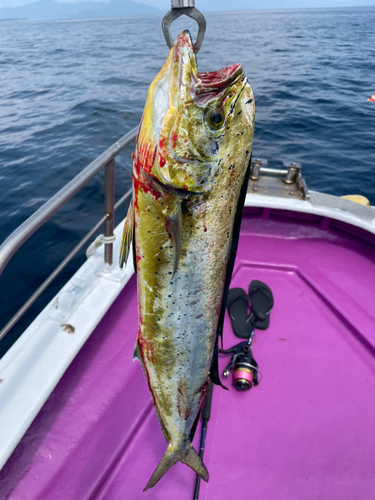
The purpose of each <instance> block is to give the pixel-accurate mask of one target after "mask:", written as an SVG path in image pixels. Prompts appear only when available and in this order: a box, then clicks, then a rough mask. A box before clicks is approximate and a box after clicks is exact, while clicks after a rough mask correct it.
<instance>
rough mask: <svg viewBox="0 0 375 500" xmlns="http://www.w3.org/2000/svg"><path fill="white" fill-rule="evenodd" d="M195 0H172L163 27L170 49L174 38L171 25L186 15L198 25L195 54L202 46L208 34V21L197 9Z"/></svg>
mask: <svg viewBox="0 0 375 500" xmlns="http://www.w3.org/2000/svg"><path fill="white" fill-rule="evenodd" d="M194 4H195V1H194V0H172V8H171V10H170V11H169V12H168V13H167V14H166V15H165V16H164V19H163V21H162V23H161V27H162V30H163V33H164V38H165V41H166V42H167V45H168V47H169V48H170V49H171V48H172V47H173V38H172V35H171V24H172V23H173V21H175V20H176V19H178V18H179V17H180V16H183V15H184V14H185V15H186V16H188V17H191V18H192V19H194V21H196V22H197V23H198V28H199V29H198V35H197V41H196V42H195V44H194V52H195V53H196V54H197V53H198V52H199V50H200V48H201V46H202V42H203V38H204V35H205V33H206V19H205V17H204V15H203V14H202V13H201V12H200V11H199V10H198V9H196V8H195V6H194Z"/></svg>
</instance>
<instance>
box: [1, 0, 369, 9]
mask: <svg viewBox="0 0 375 500" xmlns="http://www.w3.org/2000/svg"><path fill="white" fill-rule="evenodd" d="M32 1H34V0H0V8H1V7H17V6H19V5H25V4H27V3H31V2H32ZM57 1H60V2H72V3H76V2H78V1H80V0H57ZM91 1H109V0H91ZM133 1H137V0H133ZM138 1H140V0H138ZM142 3H145V4H147V5H152V6H153V7H157V8H159V9H161V10H162V11H167V10H168V9H169V8H170V6H171V2H170V0H142ZM195 5H196V7H197V8H198V9H200V10H202V11H209V10H211V11H212V10H247V9H251V8H255V9H262V8H263V9H264V8H267V9H272V8H273V9H282V8H304V7H307V8H314V7H356V6H375V0H196V2H195Z"/></svg>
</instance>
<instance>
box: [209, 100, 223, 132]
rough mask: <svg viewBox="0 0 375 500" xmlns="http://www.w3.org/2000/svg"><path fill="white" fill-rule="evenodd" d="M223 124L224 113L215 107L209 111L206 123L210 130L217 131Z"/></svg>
mask: <svg viewBox="0 0 375 500" xmlns="http://www.w3.org/2000/svg"><path fill="white" fill-rule="evenodd" d="M224 122H225V116H224V111H223V110H222V109H221V108H220V107H219V106H217V107H216V108H213V109H210V110H209V112H208V114H207V123H208V126H209V127H210V128H211V129H212V130H219V129H220V128H221V127H222V126H223V125H224Z"/></svg>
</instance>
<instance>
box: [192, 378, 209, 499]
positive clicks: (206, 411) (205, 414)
mask: <svg viewBox="0 0 375 500" xmlns="http://www.w3.org/2000/svg"><path fill="white" fill-rule="evenodd" d="M213 390H214V385H213V384H209V385H208V393H207V394H206V397H205V399H204V406H203V410H202V422H203V423H202V434H201V444H200V447H199V456H200V458H201V460H202V462H203V455H204V446H205V443H206V434H207V424H208V421H209V420H210V417H211V403H212V392H213ZM200 485H201V478H200V476H199V475H198V474H197V479H196V481H195V490H194V500H198V499H199V489H200Z"/></svg>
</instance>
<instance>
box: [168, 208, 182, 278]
mask: <svg viewBox="0 0 375 500" xmlns="http://www.w3.org/2000/svg"><path fill="white" fill-rule="evenodd" d="M165 227H166V229H167V231H168V233H169V235H170V236H171V238H172V242H173V251H174V259H173V275H172V277H173V276H174V275H175V273H176V271H177V267H178V263H179V261H180V256H181V248H182V209H181V204H180V203H179V204H178V206H177V210H176V211H175V212H174V213H173V214H171V215H167V217H166V218H165Z"/></svg>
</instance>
